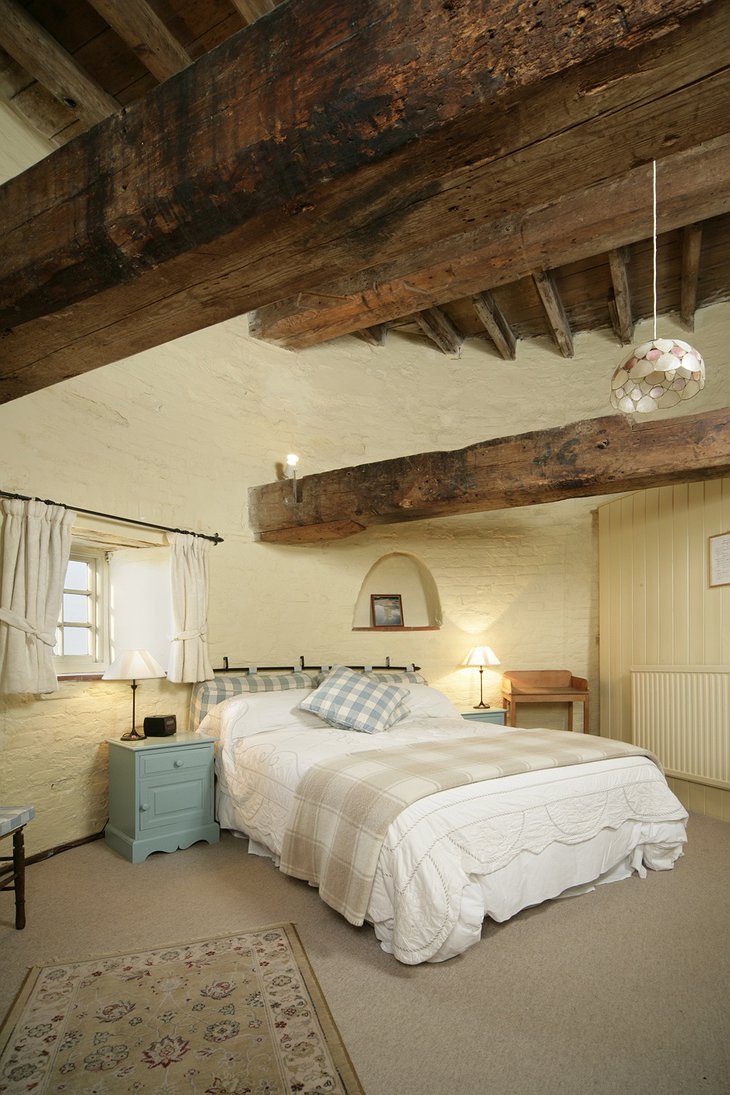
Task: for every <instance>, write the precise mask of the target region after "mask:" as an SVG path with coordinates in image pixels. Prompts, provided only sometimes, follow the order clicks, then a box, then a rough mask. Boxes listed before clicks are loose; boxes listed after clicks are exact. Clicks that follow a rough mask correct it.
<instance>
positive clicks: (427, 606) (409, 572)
mask: <svg viewBox="0 0 730 1095" xmlns="http://www.w3.org/2000/svg"><path fill="white" fill-rule="evenodd" d="M373 593H375V594H378V593H379V594H394V593H399V594H400V597H401V601H402V604H403V625H402V626H399V627H376V628H374V627H373V625H372V617H371V613H370V597H371V594H373ZM442 620H443V616H442V613H441V599H440V597H439V592H438V588H437V586H436V583H435V581H434V579H433V575H432V574H431V571H430V570H429V569H428V567H427V566H426V564H425V563H423V562H422V561H421V560H420V559H419V558H418V557H417V556H416V555H411V554H410V553H409V552H406V551H393V552H390V553H389V554H388V555H383V556H382V557H381V558H380V559H378V560H377V562H375V563H373V565H372V566H371V568H370V570H369V571H368V573H367V574H366V576H365V579H364V581H363V583H362V586H361V587H360V593H359V595H358V598H357V603H356V605H355V614H354V617H353V621H352V630H353V631H436V630H438V628H440V627H441V623H442Z"/></svg>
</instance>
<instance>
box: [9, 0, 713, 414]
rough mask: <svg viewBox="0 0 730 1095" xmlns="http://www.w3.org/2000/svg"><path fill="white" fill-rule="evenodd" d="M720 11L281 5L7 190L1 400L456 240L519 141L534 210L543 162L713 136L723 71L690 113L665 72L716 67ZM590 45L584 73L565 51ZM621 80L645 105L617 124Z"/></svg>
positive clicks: (320, 1) (611, 166)
mask: <svg viewBox="0 0 730 1095" xmlns="http://www.w3.org/2000/svg"><path fill="white" fill-rule="evenodd" d="M724 7H725V5H723V4H722V2H721V0H706V2H703V0H625V2H624V4H623V5H621V6H620V7H617V6H616V5H615V4H614V3H613V2H609V0H596V2H595V3H594V4H593V5H592V6H591V8H590V10H589V12H588V14H586V10H585V9H583V8H579V7H577V6H576V5H574V4H572V3H560V4H551V5H545V6H544V9H543V10H542V11H541V18H540V19H536V18H535V13H534V7H533V5H532V4H530V3H526V2H524V3H523V2H515V0H494V2H493V3H490V4H488V5H487V4H485V3H484V2H483V0H460V3H458V4H442V3H433V2H431V0H373V2H371V3H368V4H367V5H363V4H361V3H360V0H289V3H285V4H282V5H279V6H278V7H276V8H275V9H274V10H273V11H271V12H269V14H268V15H267V16H266V18H265V19H260V20H258V21H257V22H255V23H253V24H252V25H251V26H249V27H247V28H245V29H244V30H242V31H241V32H240V33H239V34H237V35H233V36H232V37H231V38H229V39H228V40H226V41H225V42H223V43H222V44H221V45H220V46H219V47H218V48H217V49H216V50H214V51H212V52H211V53H210V54H206V55H204V56H203V57H201V58H200V59H199V60H198V61H196V62H194V63H193V64H192V65H190V66H189V67H188V68H187V69H185V70H184V71H183V72H181V73H178V74H177V75H176V76H173V77H172V78H171V79H170V80H168V81H167V82H166V83H164V84H163V85H161V86H160V87H158V88H157V89H155V90H154V91H153V92H152V93H150V95H149V96H148V98H147V99H146V100H145V101H144V102H143V103H141V104H134V105H133V106H132V107H130V108H129V109H127V110H124V111H123V112H122V113H121V114H119V115H116V116H114V117H112V118H109V119H107V120H106V121H104V122H102V123H101V124H100V125H98V126H96V127H95V128H94V129H92V130H91V131H89V132H88V133H86V134H84V135H83V136H81V137H79V138H77V139H76V140H74V141H72V142H70V144H69V145H67V146H65V147H64V148H63V149H60V150H59V151H58V152H56V153H54V154H53V155H52V156H51V157H49V158H48V159H47V160H46V161H44V162H43V163H42V164H39V165H36V166H35V167H34V168H31V169H30V170H29V171H27V172H25V173H24V175H23V176H21V177H20V178H19V179H16V180H11V181H10V182H9V183H7V184H6V186H5V187H4V188H3V191H2V192H0V238H2V239H3V242H4V245H5V246H4V251H3V257H2V258H0V329H2V328H5V329H6V331H7V332H9V333H7V334H6V337H5V338H4V340H3V345H2V359H3V377H2V379H0V399H3V400H7V399H11V398H14V397H16V396H18V395H21V394H23V393H24V392H27V391H32V390H34V389H35V388H38V387H43V386H45V385H47V384H49V383H55V382H56V381H58V380H61V379H64V378H65V377H67V376H72V375H75V374H77V373H80V372H83V371H85V370H86V369H90V368H94V367H96V366H98V365H101V364H104V363H106V362H108V361H113V360H116V359H118V358H119V357H120V356H126V355H128V354H130V353H135V352H137V351H139V350H142V349H145V348H146V347H149V346H153V345H156V344H158V343H160V342H163V341H168V340H169V339H171V338H174V337H177V336H179V335H181V334H185V333H186V332H189V331H192V330H196V329H199V328H201V327H204V326H207V325H209V324H211V323H215V322H217V321H219V320H222V319H226V318H229V317H231V316H234V315H236V314H240V313H242V312H246V311H249V310H251V309H252V308H257V307H261V306H263V305H265V304H269V303H271V302H273V301H276V300H280V299H282V298H285V297H287V296H290V295H291V294H293V293H298V292H302V291H304V290H307V289H311V288H312V287H313V286H316V285H317V284H318V283H323V282H324V281H325V279H327V278H328V277H330V276H331V271H332V270H333V269H338V270H341V271H343V272H344V273H345V274H354V273H356V272H357V271H359V270H364V269H367V268H369V267H371V266H372V265H373V264H375V263H378V262H381V261H390V260H393V259H396V258H399V257H400V258H401V259H404V258H405V256H407V255H408V254H409V252H410V251H412V250H413V248H414V244H415V243H416V241H419V242H420V243H424V242H426V241H434V240H443V239H448V238H449V237H451V236H454V234H455V233H456V231H457V229H462V230H463V226H464V224H465V223H471V224H472V225H473V224H474V223H478V218H479V217H480V216H481V209H482V205H484V204H486V205H487V206H490V204H491V205H493V202H494V196H495V190H494V180H493V178H492V177H489V178H487V179H486V180H482V182H481V184H480V181H479V178H480V167H481V166H482V165H487V166H488V165H490V164H494V163H495V162H499V161H504V162H505V163H506V162H507V158H508V157H510V156H511V155H512V154H513V153H519V152H520V151H521V150H522V148H523V146H524V145H525V143H526V142H527V147H526V149H525V153H526V154H525V157H524V161H523V160H520V159H519V156H518V160H517V162H516V164H515V165H514V170H513V172H512V174H513V176H514V180H509V179H508V182H511V181H515V182H517V183H519V187H518V190H517V196H516V198H514V199H513V197H512V194H511V190H510V186H509V185H506V186H503V187H501V188H500V189H499V191H498V193H499V197H500V201H502V202H504V201H505V200H507V201H508V203H509V201H511V200H516V201H517V203H518V204H519V205H520V206H521V207H524V206H525V204H526V194H527V193H528V191H533V190H534V184H535V179H536V178H540V187H541V189H542V190H543V191H547V192H548V195H549V196H552V197H554V198H555V197H558V196H559V194H560V193H561V189H560V188H562V192H565V191H566V189H567V190H570V189H571V188H572V189H573V190H574V191H577V190H578V189H579V188H580V187H581V186H583V185H590V184H592V183H594V182H596V181H598V180H599V179H600V178H601V177H605V174H606V172H607V171H609V172H613V173H614V174H615V176H616V177H618V176H619V174H620V173H621V172H622V171H623V170H624V169H625V168H627V167H629V166H631V165H632V164H633V163H635V160H636V156H637V150H638V149H640V151H641V154H642V155H643V153H644V152H646V155H647V157H649V158H651V156H652V155H653V154H657V155H659V156H661V155H663V154H665V153H666V149H667V132H668V129H670V128H671V132H672V140H671V146H672V147H690V145H692V144H694V143H696V142H698V141H701V140H706V139H709V138H710V137H712V136H713V135H714V134H715V133H716V132H717V128H718V127H719V126H721V125H724V126H727V124H728V118H729V117H730V108H728V107H727V105H723V102H722V88H719V87H715V88H714V92H715V94H714V97H713V98H712V99H711V100H710V102H709V105H708V109H705V106H704V100H703V103H702V104H701V108H700V107H698V106H697V105H696V103H695V108H694V110H693V112H692V117H691V124H689V122H688V124H686V125H685V124H683V118H684V114H685V113H686V112H687V111H688V110H689V109H690V108H689V104H686V105H685V106H684V110H682V109H680V107H679V104H678V103H676V102H674V103H672V102H670V100H671V99H672V96H671V95H670V94H669V90H670V89H671V86H672V81H674V84H673V86H674V87H675V89H676V88H679V87H684V86H685V84H686V87H687V88H689V86H690V84H691V85H692V87H693V92H694V93H696V90H697V85H698V84H700V85H701V84H702V72H700V71H698V66H699V67H700V68H702V66H704V70H703V71H704V73H705V75H708V74H709V73H710V72H714V73H715V74H717V73H718V72H719V71H720V70H721V68H722V65H721V62H720V61H718V60H717V58H716V57H715V56H714V53H713V48H716V47H713V43H714V42H716V40H717V38H718V36H719V31H718V29H717V26H716V24H717V21H718V20H719V19H722V18H723V8H724ZM706 22H707V23H708V24H709V25H710V29H711V30H712V34H711V35H710V37H709V40H708V41H707V42H705V41H704V37H705V30H704V28H705V24H706ZM690 31H691V32H692V33H694V35H695V37H696V38H697V41H695V40H694V39H692V38H691V34H690ZM688 34H690V39H691V41H692V42H693V43H694V45H693V47H692V48H690V49H689V50H686V49H685V48H684V47H685V46H686V45H687V42H688V41H689V39H688V38H687V35H688ZM528 40H529V43H530V47H529V49H526V48H525V42H526V41H528ZM647 49H648V50H651V51H654V54H656V56H654V60H655V70H654V72H653V73H652V81H649V82H647V80H646V77H645V75H644V67H643V63H642V64H641V65H640V64H639V62H638V60H637V57H638V56H639V55H640V56H641V59H642V62H643V61H644V60H645V59H646V58H645V56H644V52H643V51H644V50H647ZM678 49H680V50H681V52H682V58H683V63H682V65H677V63H676V52H677V50H678ZM654 54H653V55H654ZM700 57H702V60H701V62H700V60H699V58H700ZM594 62H595V63H596V64H597V65H598V67H599V70H600V71H596V72H594V71H592V70H591V71H590V72H589V73H585V74H584V77H585V81H587V83H585V86H583V89H582V91H581V85H580V83H579V82H578V83H575V82H573V83H571V82H570V74H571V71H574V70H576V69H577V68H578V67H580V68H581V69H582V68H583V66H585V65H588V66H590V65H591V64H593V63H594ZM713 65H714V68H713ZM639 70H640V71H641V75H637V73H639ZM687 74H689V75H687ZM551 79H552V89H553V91H552V95H553V97H552V98H551V97H550V96H549V95H547V89H548V87H549V86H550V84H551ZM708 79H709V76H708ZM717 79H718V78H717V76H716V83H717ZM566 81H568V82H567V84H566ZM683 81H685V83H683ZM565 87H568V88H575V89H576V93H577V96H578V97H577V98H576V97H575V96H573V97H571V98H570V101H569V102H568V101H566V99H565V93H564V91H562V90H560V89H564V88H565ZM703 87H704V85H703ZM619 88H620V91H619ZM704 90H705V92H706V93H707V94H709V91H708V89H707V88H706V87H704ZM620 93H621V94H623V95H624V96H628V98H629V99H630V101H631V102H632V103H633V104H634V106H635V113H634V114H633V115H632V125H633V128H632V130H631V134H630V135H627V133H626V131H625V130H624V131H623V133H622V136H623V137H624V139H623V140H622V141H621V142H617V141H616V134H615V132H613V131H612V130H611V125H610V121H611V119H613V117H614V113H615V110H616V106H617V101H618V100H619V99H620ZM556 104H557V105H558V106H559V107H560V109H558V110H557V112H556V109H555V107H556ZM657 115H658V116H659V117H660V119H661V124H660V126H659V129H657V125H656V117H657ZM586 118H592V119H593V120H594V122H595V129H594V137H595V138H596V140H594V142H593V143H592V144H590V143H589V146H586V148H589V151H586V149H585V148H584V151H583V152H582V153H581V154H579V155H576V156H573V158H572V159H571V161H570V162H569V164H568V163H566V161H565V159H564V154H565V151H566V149H565V143H566V137H565V135H566V134H570V132H571V131H572V129H573V128H574V127H575V125H576V122H577V121H578V120H581V119H586ZM601 119H603V120H605V121H607V122H608V123H609V125H608V128H609V131H610V132H609V137H608V139H607V138H601V137H600V125H599V124H598V122H599V121H600V120H601ZM670 119H671V120H670ZM625 121H628V119H625ZM647 126H648V128H647ZM723 132H724V130H723ZM555 135H557V136H558V137H559V138H560V140H559V141H558V143H557V145H555V146H553V145H552V144H551V143H550V138H552V137H554V136H555ZM634 138H635V139H636V144H635V146H634V144H633V143H632V142H633V141H634ZM541 142H544V144H543V143H541ZM568 166H569V167H570V170H568ZM507 174H509V173H507ZM460 188H461V189H460ZM414 233H415V235H414ZM483 287H484V286H480V287H478V288H483ZM426 304H427V302H425V301H422V302H419V308H422V307H423V306H424V305H426ZM413 310H414V309H413V307H411V311H413ZM374 322H379V321H373V322H368V323H361V324H360V326H361V327H365V326H368V327H369V326H373V323H374Z"/></svg>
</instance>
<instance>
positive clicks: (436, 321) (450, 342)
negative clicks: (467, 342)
mask: <svg viewBox="0 0 730 1095" xmlns="http://www.w3.org/2000/svg"><path fill="white" fill-rule="evenodd" d="M413 318H414V319H415V321H416V323H417V324H418V326H419V327H420V329H421V330H422V331H423V333H424V335H426V337H427V338H430V339H431V341H432V342H434V343H435V344H436V345H437V346H438V348H439V350H441V352H442V353H444V354H447V355H448V356H449V357H461V347H462V346H463V344H464V336H463V335H462V334H461V332H460V331H457V329H456V327H455V326H454V324H453V323H452V321H451V320H450V319H449V317H448V316H447V315H446V312H444V311H443V309H442V308H427V309H426V310H425V311H423V312H416V314H415V316H414V317H413Z"/></svg>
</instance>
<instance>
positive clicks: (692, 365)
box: [610, 338, 705, 414]
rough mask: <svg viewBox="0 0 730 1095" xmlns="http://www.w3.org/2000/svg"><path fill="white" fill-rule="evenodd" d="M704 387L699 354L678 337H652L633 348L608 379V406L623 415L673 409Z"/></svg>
mask: <svg viewBox="0 0 730 1095" xmlns="http://www.w3.org/2000/svg"><path fill="white" fill-rule="evenodd" d="M704 386H705V363H704V361H703V360H702V356H701V354H700V353H699V352H698V351H697V350H695V349H694V348H693V347H692V346H690V344H689V343H688V342H682V341H681V340H680V339H678V338H654V339H652V341H651V342H644V343H643V344H642V345H641V346H636V347H635V348H634V349H633V350H632V351H631V353H630V354H629V355H628V357H626V358H625V359H624V360H623V361H622V362H621V364H620V365H619V366H618V368H617V369H615V371H614V374H613V376H612V378H611V396H610V398H611V406H612V407H615V408H616V409H617V410H619V411H623V412H624V414H633V413H635V412H639V413H643V414H647V413H649V412H650V411H662V410H665V409H667V408H669V407H676V405H677V404H678V403H680V402H681V401H682V400H684V399H691V398H692V396H693V395H697V393H698V392H700V391H702V389H703V388H704Z"/></svg>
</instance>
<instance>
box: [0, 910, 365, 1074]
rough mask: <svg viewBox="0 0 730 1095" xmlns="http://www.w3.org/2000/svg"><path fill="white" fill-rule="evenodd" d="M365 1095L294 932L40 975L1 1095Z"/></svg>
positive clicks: (282, 929)
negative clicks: (79, 1094)
mask: <svg viewBox="0 0 730 1095" xmlns="http://www.w3.org/2000/svg"><path fill="white" fill-rule="evenodd" d="M31 1091H32V1092H34V1093H41V1092H42V1093H51V1092H58V1093H60V1092H63V1093H65V1095H69V1093H76V1092H84V1093H86V1092H88V1093H105V1095H106V1093H107V1092H130V1093H139V1092H158V1091H167V1092H175V1093H178V1092H179V1093H185V1095H188V1093H189V1095H197V1093H201V1095H202V1093H205V1095H290V1093H292V1092H297V1093H302V1095H314V1093H327V1095H362V1088H361V1086H360V1083H359V1081H358V1079H357V1076H356V1074H355V1071H354V1069H353V1067H352V1064H351V1063H350V1059H349V1057H348V1055H347V1051H346V1049H345V1048H344V1046H343V1044H342V1040H341V1038H340V1036H339V1033H338V1031H337V1028H336V1027H335V1024H334V1022H333V1019H332V1016H331V1015H330V1012H329V1008H328V1007H327V1003H326V1001H325V999H324V996H323V995H322V991H321V989H320V988H319V985H318V984H317V980H316V978H315V976H314V973H313V971H312V968H311V966H310V965H309V961H308V959H307V956H306V954H305V952H304V948H303V947H302V945H301V943H300V941H299V937H298V936H297V933H296V929H295V928H294V926H293V925H292V924H286V925H276V926H273V927H269V928H261V929H257V930H254V931H245V932H241V933H240V934H238V935H231V936H226V937H224V938H214V939H203V940H200V941H198V942H196V943H187V944H184V945H181V946H166V947H160V948H158V949H156V950H152V951H146V952H143V953H142V952H140V953H132V954H124V955H116V956H114V957H107V958H97V959H90V960H88V961H83V962H72V963H67V964H64V965H53V966H42V967H37V968H36V969H34V970H32V971H31V974H30V976H29V979H28V982H27V983H26V986H25V989H24V991H23V993H22V994H21V997H20V998H19V1000H18V1001H17V1002H16V1004H15V1007H14V1008H13V1010H12V1011H11V1013H10V1015H9V1016H8V1019H7V1021H6V1024H5V1025H4V1027H3V1030H2V1034H1V1035H0V1092H3V1093H13V1095H16V1093H20V1092H31Z"/></svg>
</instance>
